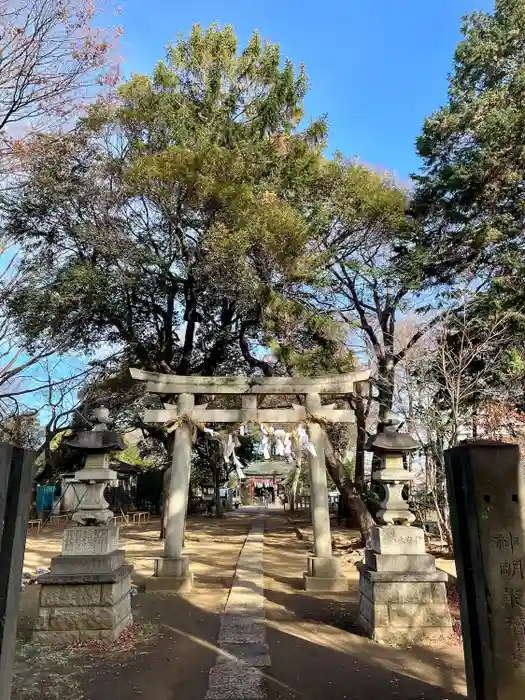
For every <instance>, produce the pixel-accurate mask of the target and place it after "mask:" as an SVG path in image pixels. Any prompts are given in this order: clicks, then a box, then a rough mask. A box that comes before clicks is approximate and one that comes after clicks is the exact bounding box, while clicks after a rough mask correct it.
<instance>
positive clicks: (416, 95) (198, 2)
mask: <svg viewBox="0 0 525 700" xmlns="http://www.w3.org/2000/svg"><path fill="white" fill-rule="evenodd" d="M492 7H493V2H492V0H328V1H327V2H324V3H319V2H313V1H312V0H302V1H301V2H299V0H287V1H286V0H280V1H279V0H258V1H255V2H254V1H253V0H252V1H250V0H220V2H219V1H218V0H215V2H212V1H211V0H193V1H191V2H178V1H177V0H122V9H123V12H122V15H121V17H120V22H121V24H122V26H123V29H124V37H123V41H122V46H121V51H122V54H123V58H124V64H123V68H124V72H125V73H127V74H129V73H130V72H132V71H134V72H149V71H150V70H151V68H152V67H153V65H154V64H155V63H156V61H157V60H158V59H159V58H161V57H162V55H163V51H164V49H163V47H164V46H165V45H166V44H167V42H168V41H170V40H172V39H174V38H175V37H176V35H177V33H178V32H179V31H183V32H187V31H188V30H189V29H190V28H191V26H192V24H194V23H195V22H200V23H201V24H202V25H204V26H208V25H209V24H211V23H212V22H214V21H217V22H219V23H220V24H232V25H233V26H234V27H235V30H236V32H237V35H238V36H239V39H240V42H241V45H244V44H245V42H246V40H247V39H248V37H249V36H250V34H251V32H252V30H253V29H258V30H259V31H260V33H261V35H262V36H263V37H265V38H268V39H271V40H272V41H273V42H275V43H279V44H280V45H281V49H282V52H283V54H284V56H286V57H288V58H290V59H291V60H292V61H294V63H297V64H298V63H300V62H301V61H302V62H304V63H305V64H306V69H307V72H308V75H309V76H310V81H311V89H310V93H309V95H308V97H307V100H306V109H307V113H308V114H310V115H312V116H318V115H320V114H323V113H328V117H329V122H330V149H331V150H335V149H339V150H341V151H343V152H344V153H345V154H346V155H347V156H359V158H361V160H363V161H364V162H366V163H369V164H371V165H374V166H377V167H379V168H385V169H388V170H391V171H394V172H395V173H396V174H397V175H398V176H399V177H401V178H405V177H407V176H408V175H409V173H411V172H414V171H415V170H417V168H418V159H417V156H416V154H415V149H414V140H415V138H416V136H417V135H418V133H419V132H420V129H421V125H422V123H423V119H424V118H425V116H426V115H428V114H430V113H431V112H432V111H433V110H434V109H436V108H437V107H439V106H440V104H442V103H443V102H444V101H445V99H446V91H447V81H446V76H447V73H448V72H449V71H450V68H451V65H452V57H453V52H454V48H455V46H456V44H457V42H458V40H459V39H460V25H461V17H462V16H463V15H464V14H466V13H468V12H471V11H473V10H476V9H488V10H490V9H492Z"/></svg>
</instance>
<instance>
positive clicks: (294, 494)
mask: <svg viewBox="0 0 525 700" xmlns="http://www.w3.org/2000/svg"><path fill="white" fill-rule="evenodd" d="M297 453H298V454H297V461H296V464H295V469H294V473H293V478H292V488H291V489H290V511H291V512H292V513H294V512H295V502H296V498H297V487H298V486H299V479H300V477H301V467H302V462H303V458H302V455H301V454H299V450H297Z"/></svg>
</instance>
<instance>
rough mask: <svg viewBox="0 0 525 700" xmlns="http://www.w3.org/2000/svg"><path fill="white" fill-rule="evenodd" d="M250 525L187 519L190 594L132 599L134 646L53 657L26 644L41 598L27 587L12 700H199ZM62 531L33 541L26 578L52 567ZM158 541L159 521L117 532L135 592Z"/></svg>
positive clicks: (245, 520) (241, 518) (247, 518)
mask: <svg viewBox="0 0 525 700" xmlns="http://www.w3.org/2000/svg"><path fill="white" fill-rule="evenodd" d="M251 523H252V517H251V515H249V514H247V515H236V517H231V518H223V519H221V520H216V519H214V518H211V517H202V518H194V517H191V518H188V522H187V535H186V551H187V553H188V554H189V555H190V557H191V562H192V569H193V572H194V574H195V584H196V585H195V588H194V590H193V591H192V593H190V594H189V595H187V596H186V597H184V598H179V597H176V596H169V595H145V594H143V593H139V594H138V595H136V596H135V597H134V598H132V608H133V616H134V620H135V622H136V624H137V629H136V631H135V635H134V636H135V640H133V641H132V643H131V644H130V641H129V640H128V641H126V643H124V645H122V644H119V643H117V644H115V645H114V647H112V648H110V649H109V650H100V649H97V648H96V647H95V648H89V647H87V648H80V649H67V650H62V651H59V652H57V651H56V650H49V649H46V648H45V647H43V646H41V645H35V644H33V643H24V640H27V639H28V637H29V631H30V629H31V627H32V621H33V619H34V617H35V616H36V614H37V608H38V593H39V590H38V589H39V586H37V585H31V586H27V587H26V589H25V590H24V591H23V592H22V604H21V616H20V618H19V637H20V638H21V639H20V643H19V648H18V652H17V663H16V676H15V682H14V685H13V693H12V698H13V700H55V698H57V699H58V698H60V699H61V700H132V698H133V699H134V700H136V699H137V698H141V697H145V698H147V697H152V698H155V700H173V698H175V697H181V698H182V697H183V698H184V699H185V700H202V699H203V698H204V696H205V694H206V689H207V684H208V671H209V669H210V667H211V666H213V664H214V663H215V656H216V652H215V648H214V645H215V643H216V640H217V637H218V634H219V623H220V618H219V614H220V613H221V612H222V610H223V608H224V605H225V603H226V599H227V597H228V593H229V589H230V587H231V584H232V580H233V575H234V573H235V567H236V564H237V559H238V558H239V554H240V551H241V548H242V546H243V544H244V540H245V538H246V535H247V534H248V531H249V529H250V526H251ZM62 530H63V528H60V529H57V528H53V529H47V528H45V529H44V530H43V532H42V533H41V534H40V535H38V536H37V535H35V534H34V533H31V534H30V536H29V539H28V543H27V547H26V556H25V562H24V571H30V572H33V571H34V570H35V569H36V568H37V567H46V566H49V562H50V560H51V557H52V556H54V555H55V554H58V553H59V551H60V546H61V537H62ZM158 536H159V523H158V521H157V522H152V523H149V524H142V525H140V526H130V527H125V528H122V529H121V532H120V540H121V546H122V548H123V549H125V550H126V558H127V560H128V561H129V562H130V563H132V564H133V565H134V566H135V571H134V575H133V583H135V584H137V585H138V586H139V590H140V586H141V585H143V584H144V582H145V579H146V577H147V576H150V575H152V574H153V559H154V557H155V556H158V555H160V554H161V553H162V548H163V543H162V542H160V541H159V539H158ZM130 646H131V648H130ZM122 647H123V648H122Z"/></svg>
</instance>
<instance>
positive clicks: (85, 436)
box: [33, 408, 133, 646]
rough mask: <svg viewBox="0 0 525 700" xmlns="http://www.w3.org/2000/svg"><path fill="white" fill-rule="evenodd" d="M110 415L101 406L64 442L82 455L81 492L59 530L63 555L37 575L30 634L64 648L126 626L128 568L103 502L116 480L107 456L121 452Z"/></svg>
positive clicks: (106, 637) (107, 637)
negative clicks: (87, 424)
mask: <svg viewBox="0 0 525 700" xmlns="http://www.w3.org/2000/svg"><path fill="white" fill-rule="evenodd" d="M109 422H110V419H109V412H108V410H107V409H106V408H100V409H98V410H97V411H96V412H95V423H94V426H93V429H92V430H90V431H87V430H86V431H79V432H78V433H77V435H76V436H75V437H74V438H73V439H71V440H70V441H68V444H69V445H70V446H71V447H73V448H75V449H78V450H79V451H82V452H83V453H84V454H85V455H86V461H85V466H84V468H83V469H82V470H81V471H79V472H77V474H76V478H77V479H78V480H79V481H80V482H83V483H84V484H85V494H84V496H83V497H82V499H81V502H80V504H79V507H78V510H77V511H76V512H75V513H74V514H73V516H72V518H71V521H70V522H71V525H70V526H69V527H66V529H65V530H64V536H63V540H62V554H60V555H59V556H57V557H54V558H53V559H52V560H51V570H50V573H48V574H44V575H43V576H40V578H39V580H38V581H39V583H40V584H41V588H40V600H39V615H38V618H37V620H36V624H35V631H34V633H33V636H34V638H35V639H37V640H39V641H41V642H47V643H49V644H56V645H63V646H67V645H68V644H71V643H72V642H76V641H86V640H93V639H95V640H102V641H114V640H116V639H117V638H118V637H119V636H120V634H121V633H122V632H123V631H124V630H125V629H126V628H127V627H128V626H129V625H130V624H131V622H132V617H131V607H130V588H131V578H130V576H131V571H132V568H133V567H131V566H130V565H129V564H128V563H127V562H126V561H125V559H124V551H123V550H121V549H119V547H118V544H119V537H118V534H119V532H118V528H117V527H116V526H115V525H113V522H112V519H113V513H112V512H111V511H110V510H109V507H108V503H107V501H106V500H105V498H104V490H105V488H106V486H107V485H108V483H109V482H110V481H113V480H114V479H116V476H117V475H116V472H114V471H112V470H111V469H110V468H109V459H110V453H111V452H115V451H119V450H123V449H125V445H124V442H123V441H122V439H121V437H120V436H119V435H118V434H117V433H116V432H115V431H113V430H109V429H108V424H109Z"/></svg>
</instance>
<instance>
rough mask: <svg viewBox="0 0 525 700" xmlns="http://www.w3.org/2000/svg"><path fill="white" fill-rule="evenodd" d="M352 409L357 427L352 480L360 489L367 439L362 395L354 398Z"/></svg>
mask: <svg viewBox="0 0 525 700" xmlns="http://www.w3.org/2000/svg"><path fill="white" fill-rule="evenodd" d="M354 411H355V420H356V428H357V435H356V452H355V477H354V481H355V487H356V489H357V490H358V491H362V490H363V488H364V485H365V445H366V439H367V433H366V410H365V401H364V399H363V397H362V396H358V397H357V398H356V399H355V401H354Z"/></svg>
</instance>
